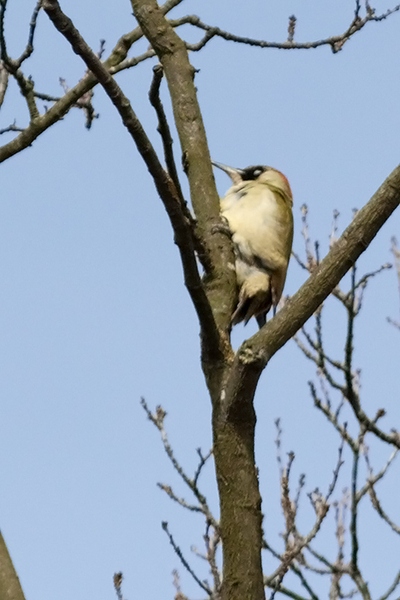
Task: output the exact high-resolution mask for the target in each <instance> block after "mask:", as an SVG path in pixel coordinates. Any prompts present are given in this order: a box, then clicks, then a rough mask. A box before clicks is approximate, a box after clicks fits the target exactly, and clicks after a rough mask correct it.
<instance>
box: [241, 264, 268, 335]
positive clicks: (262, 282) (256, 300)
mask: <svg viewBox="0 0 400 600" xmlns="http://www.w3.org/2000/svg"><path fill="white" fill-rule="evenodd" d="M271 304H272V296H271V277H270V275H269V274H268V273H266V272H265V271H258V270H257V271H256V272H254V273H253V274H252V275H251V276H250V277H248V278H247V279H246V280H245V281H244V282H243V284H242V287H241V288H240V292H239V302H238V305H237V307H236V310H235V312H234V313H233V315H232V325H237V324H238V323H241V322H242V321H244V323H245V325H247V323H248V322H249V320H250V319H251V317H258V318H257V322H258V324H259V326H260V328H261V327H262V325H264V324H265V315H266V314H267V312H268V311H269V310H270V308H271Z"/></svg>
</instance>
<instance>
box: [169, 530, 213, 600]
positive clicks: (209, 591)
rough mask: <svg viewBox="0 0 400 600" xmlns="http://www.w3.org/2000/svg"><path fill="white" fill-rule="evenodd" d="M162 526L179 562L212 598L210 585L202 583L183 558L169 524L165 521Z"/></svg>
mask: <svg viewBox="0 0 400 600" xmlns="http://www.w3.org/2000/svg"><path fill="white" fill-rule="evenodd" d="M161 526H162V528H163V530H164V531H165V533H166V534H167V536H168V538H169V541H170V544H171V546H172V547H173V549H174V550H175V553H176V554H177V556H178V558H179V560H180V561H181V563H182V564H183V566H184V567H185V569H186V570H187V571H188V573H190V575H191V576H192V577H193V579H194V580H195V582H196V583H197V585H199V586H200V587H201V588H202V589H203V590H204V591H205V592H206V593H207V594H208V595H209V596H210V597H212V591H211V589H210V587H209V586H208V584H207V583H206V582H204V581H201V580H200V579H199V578H198V577H197V575H196V573H195V572H194V571H193V569H192V567H191V566H190V565H189V563H188V562H187V560H186V558H185V557H184V556H183V554H182V551H181V549H180V548H179V546H178V545H177V544H176V543H175V540H174V538H173V536H172V535H171V533H170V532H169V529H168V523H166V522H165V521H163V523H162V524H161Z"/></svg>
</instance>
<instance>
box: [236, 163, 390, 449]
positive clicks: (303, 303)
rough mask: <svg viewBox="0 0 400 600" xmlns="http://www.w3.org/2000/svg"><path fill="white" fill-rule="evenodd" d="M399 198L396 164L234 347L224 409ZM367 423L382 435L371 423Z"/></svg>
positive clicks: (357, 253)
mask: <svg viewBox="0 0 400 600" xmlns="http://www.w3.org/2000/svg"><path fill="white" fill-rule="evenodd" d="M399 203H400V167H396V169H394V171H393V172H392V173H391V174H390V175H389V177H388V178H387V179H386V181H385V182H384V183H383V184H382V185H381V187H380V188H379V189H378V191H377V192H376V193H375V194H374V196H373V197H372V198H371V200H370V201H369V202H368V203H367V204H366V205H365V206H364V207H363V208H362V209H361V210H360V211H358V213H357V215H356V216H355V218H354V219H353V221H352V222H351V224H350V225H349V226H348V228H347V229H346V230H345V232H344V233H343V234H342V236H341V237H340V239H339V240H338V241H337V242H336V243H335V244H334V246H333V247H332V248H331V250H330V251H329V253H328V255H327V256H326V258H324V260H323V261H322V262H321V264H320V265H319V266H318V267H317V268H316V269H315V271H314V272H313V273H312V275H311V276H310V277H309V278H308V280H307V281H306V282H305V283H304V285H303V286H302V287H301V288H300V290H299V291H298V292H297V293H296V294H295V295H294V296H292V297H291V298H290V299H289V300H288V301H287V302H286V304H285V306H284V307H283V308H282V309H281V310H280V311H279V313H278V314H277V315H276V316H275V317H274V318H273V319H271V321H270V322H269V323H267V325H265V326H264V327H263V328H262V329H261V330H260V331H259V332H258V333H256V334H255V335H254V336H253V337H251V338H250V339H248V340H247V341H246V342H244V343H243V344H242V346H241V347H240V348H239V350H238V352H237V354H236V357H235V364H234V368H232V370H231V376H230V378H229V380H228V383H227V386H226V391H227V393H226V397H227V398H229V399H230V405H229V404H227V403H225V407H224V410H225V413H226V414H228V413H230V412H232V411H234V410H235V408H238V407H236V406H235V398H238V396H237V394H235V393H234V391H235V390H238V389H240V388H243V387H245V388H248V389H253V388H254V389H255V387H256V385H257V382H258V379H259V377H260V375H261V372H262V370H263V369H264V367H265V366H266V365H267V364H268V361H269V360H270V359H271V358H272V356H274V354H275V353H276V352H277V351H278V350H279V349H280V348H281V347H282V346H283V345H284V344H286V342H287V341H288V340H289V339H290V338H291V337H292V336H293V335H294V334H295V333H296V332H297V331H298V330H299V329H300V327H302V325H304V323H305V322H306V321H307V319H309V318H310V317H311V315H312V314H313V313H314V312H315V311H316V309H317V308H318V306H320V304H321V303H322V302H323V301H324V300H325V298H326V297H327V296H328V295H329V293H330V292H331V291H332V290H333V289H334V287H335V286H336V285H337V284H338V283H339V281H340V280H341V278H342V277H343V276H344V275H345V274H346V273H347V271H348V270H349V269H350V268H351V267H352V265H353V264H354V263H355V262H356V260H357V259H358V257H359V256H360V255H361V254H362V253H363V252H364V251H365V250H366V248H368V246H369V244H370V243H371V241H372V240H373V238H374V237H375V235H376V234H377V233H378V231H379V229H380V228H381V227H382V225H383V224H384V223H385V222H386V221H387V219H388V218H389V217H390V215H391V214H392V213H393V211H394V210H395V209H396V208H397V206H398V205H399ZM361 413H362V411H360V414H359V415H358V417H359V418H360V419H361V420H364V421H365V420H366V415H365V413H362V414H361ZM368 427H369V428H370V429H371V431H374V432H375V433H376V435H379V437H381V439H383V438H382V436H381V435H380V434H378V432H377V431H376V430H377V429H378V428H377V427H376V426H375V425H374V424H373V423H372V422H370V423H369V425H368ZM395 437H396V436H394V435H393V436H388V438H386V440H385V441H388V440H389V438H390V443H396V445H397V443H398V442H396V439H395Z"/></svg>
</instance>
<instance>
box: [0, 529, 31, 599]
mask: <svg viewBox="0 0 400 600" xmlns="http://www.w3.org/2000/svg"><path fill="white" fill-rule="evenodd" d="M0 598H1V600H25V596H24V592H23V591H22V587H21V584H20V582H19V579H18V575H17V573H16V571H15V569H14V565H13V563H12V560H11V557H10V554H9V552H8V550H7V546H6V543H5V541H4V538H3V535H2V534H1V532H0Z"/></svg>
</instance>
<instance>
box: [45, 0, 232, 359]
mask: <svg viewBox="0 0 400 600" xmlns="http://www.w3.org/2000/svg"><path fill="white" fill-rule="evenodd" d="M43 9H44V11H45V12H46V14H47V15H48V17H49V18H50V19H51V21H52V22H53V24H54V26H55V27H56V28H57V29H58V30H59V31H60V33H62V34H63V35H64V37H65V38H66V39H67V40H68V41H69V42H70V44H71V46H72V48H73V50H74V52H75V53H76V54H78V55H79V56H81V58H82V59H83V60H84V62H85V63H86V65H87V67H88V69H90V70H91V72H92V73H93V74H94V75H95V77H96V79H97V80H98V82H99V83H100V84H101V85H102V86H103V88H104V90H105V91H106V93H107V94H108V96H109V98H110V100H111V101H112V103H113V104H114V106H115V107H116V109H117V110H118V112H119V114H120V116H121V119H122V121H123V123H124V125H125V127H126V128H127V130H128V131H129V133H130V135H131V136H132V138H133V140H134V142H135V144H136V147H137V149H138V151H139V153H140V154H141V156H142V158H143V160H144V162H145V163H146V165H147V168H148V169H149V172H150V174H151V176H152V177H153V180H154V184H155V186H156V189H157V192H158V194H159V196H160V198H161V200H162V202H163V204H164V207H165V209H166V211H167V214H168V216H169V218H170V221H171V225H172V228H173V230H174V234H175V243H176V244H177V246H178V248H179V252H180V256H181V261H182V266H183V272H184V277H185V285H186V287H187V289H188V291H189V294H190V296H191V299H192V302H193V304H194V307H195V309H196V312H197V316H198V318H199V321H200V324H201V330H202V335H203V341H204V342H205V345H206V346H207V348H208V350H209V353H210V355H211V356H214V357H219V356H220V355H221V345H220V337H219V333H218V330H217V327H216V324H215V321H214V316H213V314H212V311H211V307H210V304H209V302H208V300H207V297H206V294H205V292H204V288H203V284H202V281H201V279H200V275H199V271H198V267H197V262H196V257H195V253H194V248H193V241H192V233H191V229H190V225H189V223H188V222H187V219H186V218H185V216H184V215H183V213H182V210H181V204H180V199H179V196H178V194H177V191H176V188H175V186H174V184H173V181H172V180H171V178H170V177H169V175H168V174H167V173H166V172H165V170H164V169H163V168H162V166H161V164H160V162H159V160H158V157H157V155H156V153H155V151H154V148H153V146H152V145H151V143H150V140H149V139H148V137H147V135H146V133H145V131H144V129H143V127H142V125H141V123H140V121H139V119H138V118H137V116H136V114H135V112H134V111H133V109H132V107H131V105H130V102H129V100H128V98H127V97H126V96H125V95H124V94H123V92H122V90H121V88H120V87H119V85H118V84H117V83H116V81H115V80H114V79H113V77H112V76H111V75H110V73H109V72H108V70H107V68H106V67H105V66H104V65H103V64H102V62H101V61H100V59H99V58H98V57H97V56H96V54H95V53H94V52H93V51H92V50H91V49H90V47H89V46H88V45H87V44H86V42H85V41H84V39H83V38H82V36H81V35H80V33H79V31H78V30H77V29H76V28H75V27H74V25H73V23H72V21H71V20H70V19H69V18H68V17H67V16H66V15H65V14H64V13H63V12H62V10H61V8H60V5H59V3H58V1H57V0H43Z"/></svg>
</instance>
